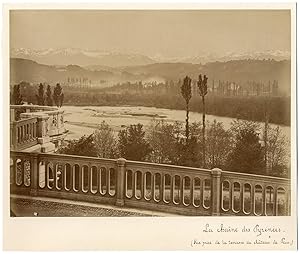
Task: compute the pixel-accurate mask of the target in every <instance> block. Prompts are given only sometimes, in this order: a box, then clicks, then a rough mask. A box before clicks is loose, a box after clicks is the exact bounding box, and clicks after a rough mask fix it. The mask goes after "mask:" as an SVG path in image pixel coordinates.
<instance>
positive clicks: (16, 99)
mask: <svg viewBox="0 0 300 254" xmlns="http://www.w3.org/2000/svg"><path fill="white" fill-rule="evenodd" d="M11 103H12V104H13V105H22V104H23V97H22V94H21V91H20V84H18V85H14V88H13V94H12V98H11Z"/></svg>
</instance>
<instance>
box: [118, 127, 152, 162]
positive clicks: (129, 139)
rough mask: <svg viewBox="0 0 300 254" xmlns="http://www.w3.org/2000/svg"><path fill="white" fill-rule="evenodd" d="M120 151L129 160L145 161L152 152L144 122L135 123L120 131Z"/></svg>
mask: <svg viewBox="0 0 300 254" xmlns="http://www.w3.org/2000/svg"><path fill="white" fill-rule="evenodd" d="M118 136H119V151H120V154H121V156H123V157H124V158H125V159H128V160H136V161H143V160H145V158H146V156H147V155H148V154H149V153H150V151H151V149H150V145H149V143H148V142H147V141H146V139H145V132H144V131H143V125H142V124H134V125H130V126H129V127H126V129H124V130H121V131H119V134H118Z"/></svg>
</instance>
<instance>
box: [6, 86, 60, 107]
mask: <svg viewBox="0 0 300 254" xmlns="http://www.w3.org/2000/svg"><path fill="white" fill-rule="evenodd" d="M22 88H23V93H22V91H21V89H22ZM34 95H35V96H34ZM25 101H26V102H27V103H32V104H36V105H40V106H53V105H55V106H57V107H62V105H63V102H64V93H63V89H62V87H61V85H60V84H59V83H57V84H56V86H55V87H54V89H53V92H52V89H51V86H50V85H47V88H46V91H45V86H44V85H43V84H42V83H40V84H39V85H38V89H37V93H35V91H34V90H33V89H31V86H30V84H29V83H26V82H21V83H20V84H18V85H14V86H13V91H12V92H10V102H11V104H13V105H22V104H24V103H25Z"/></svg>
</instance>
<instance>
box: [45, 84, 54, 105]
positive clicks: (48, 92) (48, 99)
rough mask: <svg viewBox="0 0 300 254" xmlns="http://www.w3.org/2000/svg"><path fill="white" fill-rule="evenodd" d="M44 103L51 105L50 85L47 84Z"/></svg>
mask: <svg viewBox="0 0 300 254" xmlns="http://www.w3.org/2000/svg"><path fill="white" fill-rule="evenodd" d="M46 104H47V106H53V99H52V91H51V86H50V85H48V86H47V91H46Z"/></svg>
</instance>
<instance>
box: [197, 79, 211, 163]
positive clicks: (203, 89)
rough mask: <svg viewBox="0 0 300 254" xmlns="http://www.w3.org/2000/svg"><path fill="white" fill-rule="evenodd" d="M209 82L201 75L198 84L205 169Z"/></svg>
mask: <svg viewBox="0 0 300 254" xmlns="http://www.w3.org/2000/svg"><path fill="white" fill-rule="evenodd" d="M207 80H208V78H207V77H206V75H204V77H203V79H202V76H201V74H200V75H199V80H198V82H197V85H198V88H199V94H200V96H201V97H202V107H203V111H202V125H203V128H202V145H203V148H202V149H203V150H202V153H203V167H206V159H205V153H206V144H205V113H206V112H205V96H206V95H207Z"/></svg>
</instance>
